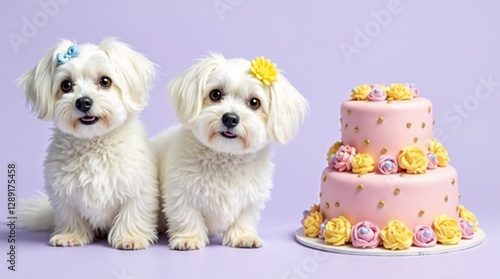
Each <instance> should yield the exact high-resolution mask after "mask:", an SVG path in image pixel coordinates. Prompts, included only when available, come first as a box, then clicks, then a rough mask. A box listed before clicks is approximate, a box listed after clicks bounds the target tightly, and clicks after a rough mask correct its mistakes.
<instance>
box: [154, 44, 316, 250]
mask: <svg viewBox="0 0 500 279" xmlns="http://www.w3.org/2000/svg"><path fill="white" fill-rule="evenodd" d="M274 66H275V65H274V64H270V61H269V60H264V59H263V58H262V57H260V58H258V59H256V60H254V61H252V62H250V61H247V60H245V59H241V58H238V59H227V60H226V59H225V58H224V57H222V56H221V55H218V54H212V55H211V56H210V57H208V58H206V59H204V60H201V61H200V62H198V63H197V64H195V65H193V66H192V67H191V68H189V69H188V70H187V71H186V72H185V73H183V74H182V75H181V76H179V77H178V78H177V79H175V80H174V81H173V82H172V84H171V86H170V101H171V103H172V104H173V106H174V108H175V110H176V114H177V118H178V119H179V121H180V123H181V124H182V125H181V126H179V127H174V128H171V129H169V130H167V131H166V132H164V133H163V134H160V135H158V136H157V137H156V138H154V139H153V140H152V142H153V148H154V152H155V154H156V155H157V157H158V166H159V175H160V189H161V195H162V199H163V206H164V207H163V208H164V209H163V210H164V213H165V215H166V220H167V222H168V230H167V234H168V236H169V245H170V247H171V248H172V249H177V250H192V249H200V248H202V247H204V246H205V245H206V244H208V243H209V236H210V235H218V234H223V239H222V242H223V245H227V246H231V247H249V248H250V247H261V246H262V245H263V242H262V240H261V239H260V238H259V236H258V234H257V222H258V220H259V218H260V211H261V210H262V209H263V207H264V203H265V202H266V200H268V199H269V197H270V190H271V187H272V173H273V169H274V165H273V163H272V162H271V157H272V150H271V146H270V145H271V142H273V141H274V142H277V143H286V142H288V141H290V140H291V139H292V138H293V137H294V136H295V134H296V132H297V130H298V129H299V126H300V124H301V123H302V121H303V119H304V116H305V114H306V111H307V106H308V105H307V102H306V100H305V99H304V98H303V97H302V96H301V95H300V94H299V92H298V91H297V90H296V89H295V88H294V87H292V85H290V83H289V82H288V81H287V80H286V79H285V77H284V76H282V75H281V74H279V73H278V71H277V70H276V69H274Z"/></svg>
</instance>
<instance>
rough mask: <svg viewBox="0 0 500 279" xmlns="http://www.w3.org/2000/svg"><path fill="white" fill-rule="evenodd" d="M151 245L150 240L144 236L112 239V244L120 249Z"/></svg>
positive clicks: (143, 247)
mask: <svg viewBox="0 0 500 279" xmlns="http://www.w3.org/2000/svg"><path fill="white" fill-rule="evenodd" d="M149 245H150V242H149V240H148V239H147V238H143V237H121V238H118V239H112V240H111V246H112V247H113V248H115V249H119V250H142V249H146V248H148V247H149Z"/></svg>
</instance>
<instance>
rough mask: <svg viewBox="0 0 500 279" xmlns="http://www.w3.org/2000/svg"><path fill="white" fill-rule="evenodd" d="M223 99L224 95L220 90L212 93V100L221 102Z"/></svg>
mask: <svg viewBox="0 0 500 279" xmlns="http://www.w3.org/2000/svg"><path fill="white" fill-rule="evenodd" d="M221 98H222V93H221V92H220V90H219V89H214V90H212V91H210V100H212V101H219V100H220V99H221Z"/></svg>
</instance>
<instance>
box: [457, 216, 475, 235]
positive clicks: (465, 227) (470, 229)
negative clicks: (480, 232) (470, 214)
mask: <svg viewBox="0 0 500 279" xmlns="http://www.w3.org/2000/svg"><path fill="white" fill-rule="evenodd" d="M459 225H460V230H462V238H463V239H471V238H473V237H474V223H472V222H470V221H467V220H464V219H460V220H459Z"/></svg>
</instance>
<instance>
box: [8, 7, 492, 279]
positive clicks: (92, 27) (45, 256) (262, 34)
mask: <svg viewBox="0 0 500 279" xmlns="http://www.w3.org/2000/svg"><path fill="white" fill-rule="evenodd" d="M499 10H500V2H497V1H487V0H485V1H469V2H464V1H460V2H453V3H451V2H449V3H446V2H441V1H411V0H399V1H398V0H383V1H382V0H381V1H368V0H364V1H284V0H283V1H278V0H275V1H266V0H252V1H249V0H210V1H202V0H197V1H194V0H193V1H131V0H125V1H117V0H116V1H97V0H90V1H76V0H39V1H6V0H2V1H0V34H1V35H2V40H0V61H1V62H0V63H1V65H2V66H1V67H0V82H1V83H0V84H1V88H2V91H1V98H2V101H1V102H0V113H1V119H2V123H1V127H2V131H1V136H0V161H1V168H3V173H4V178H3V180H2V181H4V182H3V183H4V184H3V185H4V186H2V187H1V188H2V189H3V190H1V191H0V210H1V212H4V213H2V219H1V220H0V222H2V225H1V229H0V232H1V233H0V238H1V240H0V241H1V242H0V255H1V256H0V261H1V262H3V264H2V265H0V277H1V278H104V279H107V278H109V279H124V278H127V279H131V278H179V277H181V276H182V277H184V278H235V277H237V278H326V277H333V276H335V277H345V276H349V278H365V277H367V276H371V277H373V278H377V275H380V276H382V275H383V274H385V275H387V274H394V275H398V276H401V277H406V278H416V277H418V278H425V277H426V278H496V276H498V274H500V266H499V265H498V264H495V262H496V261H495V258H496V257H497V254H498V251H499V249H500V240H498V237H497V236H498V235H500V225H499V224H498V219H499V217H498V214H499V213H500V210H498V208H497V206H498V204H499V202H498V199H499V197H500V190H499V189H500V187H498V185H499V183H498V179H497V177H498V175H497V173H498V170H497V168H498V159H497V158H496V157H497V156H498V154H499V151H498V142H499V141H500V133H498V132H499V128H498V127H499V126H498V121H499V120H500V110H499V109H498V105H497V104H498V103H497V102H500V64H499V63H498V61H500V51H499V48H498V46H499V45H500V36H499V30H500V18H499V17H498V11H499ZM107 36H112V37H118V38H120V39H121V40H123V41H124V42H126V43H128V44H130V45H131V46H132V47H133V48H134V49H136V50H138V51H139V52H142V53H144V54H146V55H147V56H148V57H149V58H150V59H151V60H152V61H154V62H155V63H157V64H158V65H159V66H160V67H161V69H160V71H159V76H158V78H157V81H156V86H155V87H154V88H153V90H152V92H151V104H150V105H149V106H148V107H147V108H146V109H145V110H144V111H143V113H142V114H141V119H142V120H143V121H144V123H145V125H146V128H147V130H148V133H149V134H150V135H151V136H153V135H156V134H157V133H159V132H160V131H162V130H164V129H165V128H167V127H169V126H171V125H174V124H176V120H175V117H174V113H173V109H172V108H171V107H170V104H169V103H168V102H167V97H166V90H165V88H166V86H167V84H168V82H169V81H170V80H171V79H172V78H173V77H175V76H176V75H178V74H180V73H181V71H183V70H184V69H186V68H187V67H189V66H190V65H192V63H193V62H194V60H195V59H197V58H200V57H202V56H204V55H206V54H208V52H209V51H218V52H221V53H222V54H223V55H224V56H226V57H239V56H241V57H244V58H246V59H249V60H250V59H253V58H255V57H257V56H260V55H263V56H265V57H267V58H270V59H271V60H272V61H273V62H274V63H276V64H277V66H278V68H279V69H280V70H282V72H283V73H284V75H285V76H286V77H287V78H288V79H289V80H290V82H291V83H292V84H293V85H294V86H295V87H296V88H297V89H298V90H299V91H300V92H301V93H302V94H303V95H304V96H305V97H306V98H307V99H308V100H309V102H310V108H311V110H310V114H309V116H308V118H307V119H306V121H305V123H304V125H303V127H302V129H301V131H300V133H299V135H298V137H297V138H296V139H295V140H294V141H293V142H292V143H290V144H288V145H287V146H278V145H276V146H275V150H276V156H275V160H274V162H275V164H276V172H275V176H274V181H275V186H274V189H273V192H272V200H271V201H270V202H268V203H267V206H266V209H265V210H264V211H263V212H262V221H261V224H260V234H261V237H262V238H263V240H264V241H265V246H264V248H262V249H257V250H241V249H233V248H227V247H223V246H221V244H220V243H221V241H220V239H213V244H212V245H211V246H209V247H207V248H206V249H204V250H201V251H190V252H177V251H171V250H169V249H168V248H167V247H166V239H165V238H162V239H161V241H160V243H158V244H157V245H155V246H153V247H152V248H150V249H148V250H145V251H133V252H124V251H116V250H114V249H112V248H110V247H109V245H107V243H106V242H105V241H98V242H97V243H94V244H92V245H89V246H85V247H76V248H53V247H49V246H47V241H48V238H49V233H48V232H27V231H21V230H17V234H16V257H17V258H16V259H17V264H16V269H17V271H15V272H12V271H10V270H8V269H7V266H8V263H7V262H6V260H7V259H8V255H7V253H8V252H9V245H10V243H8V236H9V230H8V227H7V226H6V225H5V224H4V223H7V222H8V220H7V186H6V184H5V183H6V182H5V181H6V176H7V174H6V173H7V164H8V163H10V162H15V163H16V165H17V170H18V177H17V179H18V183H17V189H16V195H17V198H18V199H19V198H25V197H27V196H28V195H30V194H31V193H32V192H34V191H36V190H42V188H43V169H42V162H43V158H44V157H45V149H46V148H47V145H48V141H49V138H50V135H51V132H50V128H51V127H52V124H51V123H49V122H42V121H40V120H38V119H36V117H35V116H33V115H32V114H31V113H30V112H29V110H28V109H27V108H26V106H25V100H24V97H23V94H22V91H21V88H20V87H19V86H17V83H16V79H17V78H19V77H20V76H21V74H23V73H24V72H26V71H28V70H29V69H31V68H32V67H33V66H35V64H36V63H37V62H38V61H39V59H41V57H42V55H43V54H44V53H45V52H46V51H47V50H48V49H49V48H50V47H52V46H53V45H54V44H55V43H56V42H57V41H58V40H59V39H60V38H70V39H74V40H76V41H77V42H93V43H99V42H100V41H101V39H102V38H104V37H107ZM362 83H367V84H377V83H384V84H390V83H415V85H416V86H417V87H418V89H419V94H420V96H422V97H425V98H428V99H430V100H431V101H432V102H433V113H434V118H435V120H436V124H435V126H434V135H435V137H436V139H438V140H439V141H440V142H442V143H443V144H444V146H445V147H446V149H447V150H448V153H449V155H450V158H451V160H452V161H451V163H452V164H453V166H454V167H455V168H456V169H457V170H458V173H459V187H460V193H461V195H462V198H461V202H462V203H463V204H464V205H465V206H466V207H467V209H469V210H471V211H472V212H474V213H475V214H476V216H477V217H478V220H479V226H480V227H481V228H482V229H483V230H484V231H485V233H486V242H485V243H484V244H482V245H480V246H478V247H476V248H473V249H471V250H467V251H462V252H457V253H452V254H444V255H437V256H425V257H406V258H384V257H360V256H346V255H338V254H330V253H324V252H317V251H315V250H312V249H309V248H306V247H304V246H301V245H300V244H298V243H296V242H295V240H294V237H293V233H294V232H295V230H296V229H297V228H298V227H299V226H300V219H301V212H302V210H304V209H307V208H309V206H311V205H312V204H313V203H317V202H318V201H319V197H318V192H319V182H320V177H319V176H320V174H321V171H322V170H323V168H324V167H325V166H326V164H327V162H326V160H325V156H326V152H327V150H328V148H329V147H330V145H331V144H333V143H334V142H335V141H337V140H339V138H340V133H339V132H338V130H339V128H340V126H339V117H340V112H339V107H340V104H341V103H342V102H343V101H345V100H347V99H348V98H349V95H350V90H351V88H352V87H354V86H356V85H359V84H362ZM361 269H362V270H361ZM388 272H390V273H388ZM478 276H479V277H478ZM386 277H387V276H386ZM387 278H389V277H387Z"/></svg>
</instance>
